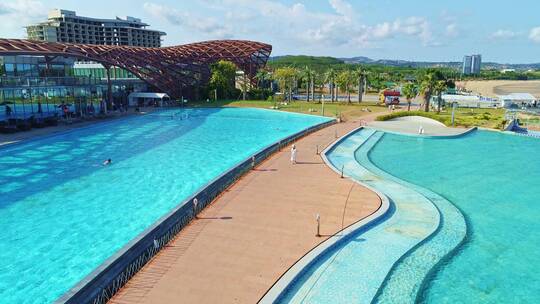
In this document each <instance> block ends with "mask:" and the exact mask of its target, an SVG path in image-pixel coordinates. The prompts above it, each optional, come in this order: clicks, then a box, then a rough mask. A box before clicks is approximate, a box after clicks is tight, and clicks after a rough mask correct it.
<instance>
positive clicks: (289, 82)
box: [273, 67, 296, 100]
mask: <svg viewBox="0 0 540 304" xmlns="http://www.w3.org/2000/svg"><path fill="white" fill-rule="evenodd" d="M273 78H274V79H275V80H276V81H277V82H278V84H279V88H280V89H281V92H282V93H283V94H285V93H286V92H287V91H288V92H289V97H288V98H289V100H291V97H292V86H293V82H294V80H295V78H296V69H294V68H292V67H283V68H278V69H276V70H275V71H274V74H273Z"/></svg>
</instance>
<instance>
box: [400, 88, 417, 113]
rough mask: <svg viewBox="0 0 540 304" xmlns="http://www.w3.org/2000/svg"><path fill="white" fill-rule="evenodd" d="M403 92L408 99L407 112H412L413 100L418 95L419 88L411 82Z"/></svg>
mask: <svg viewBox="0 0 540 304" xmlns="http://www.w3.org/2000/svg"><path fill="white" fill-rule="evenodd" d="M401 91H402V93H403V95H404V96H405V98H406V99H407V111H410V110H411V100H412V99H413V98H415V97H416V96H417V95H418V87H417V86H416V85H415V84H414V83H412V82H409V83H407V84H405V85H404V86H403V89H402V90H401Z"/></svg>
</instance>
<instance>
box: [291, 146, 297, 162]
mask: <svg viewBox="0 0 540 304" xmlns="http://www.w3.org/2000/svg"><path fill="white" fill-rule="evenodd" d="M291 163H292V164H293V165H295V164H296V145H292V148H291Z"/></svg>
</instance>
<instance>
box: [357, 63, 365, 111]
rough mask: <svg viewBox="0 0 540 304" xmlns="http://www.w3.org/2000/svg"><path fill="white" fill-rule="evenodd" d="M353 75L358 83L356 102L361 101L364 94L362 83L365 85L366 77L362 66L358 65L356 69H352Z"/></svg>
mask: <svg viewBox="0 0 540 304" xmlns="http://www.w3.org/2000/svg"><path fill="white" fill-rule="evenodd" d="M354 77H355V78H356V79H357V81H358V83H357V86H358V103H361V102H362V95H364V85H365V79H366V72H365V71H364V69H362V67H359V68H358V69H357V70H356V71H354Z"/></svg>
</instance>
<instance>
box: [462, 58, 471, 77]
mask: <svg viewBox="0 0 540 304" xmlns="http://www.w3.org/2000/svg"><path fill="white" fill-rule="evenodd" d="M471 66H472V56H465V57H463V70H462V73H463V75H469V74H470V73H471Z"/></svg>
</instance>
